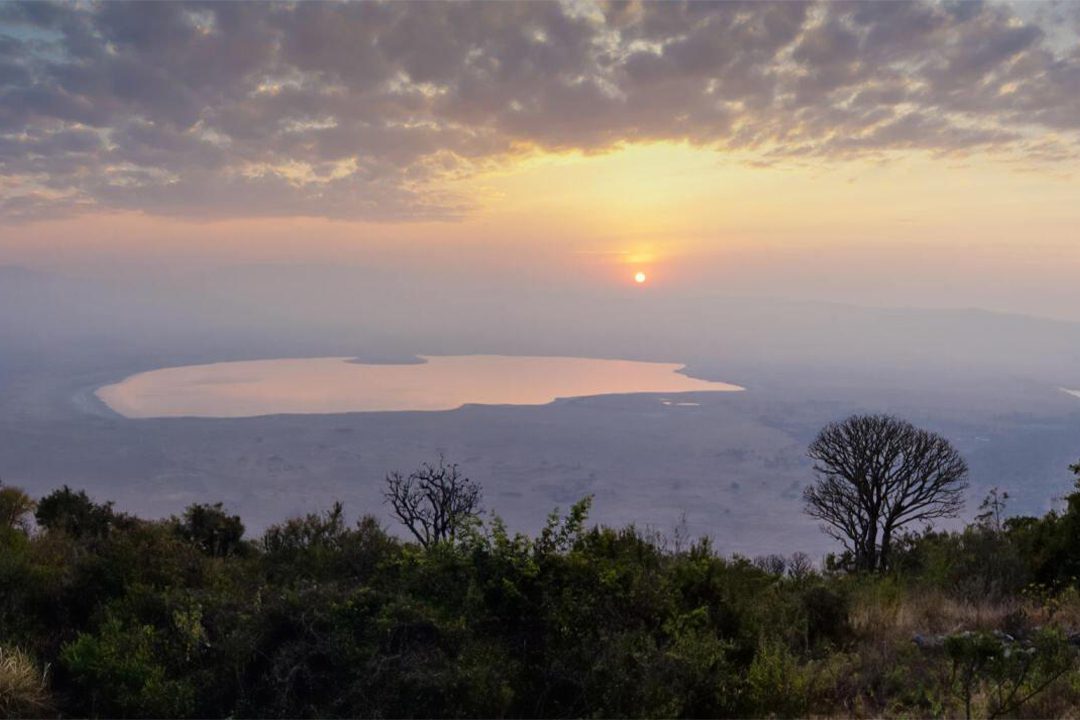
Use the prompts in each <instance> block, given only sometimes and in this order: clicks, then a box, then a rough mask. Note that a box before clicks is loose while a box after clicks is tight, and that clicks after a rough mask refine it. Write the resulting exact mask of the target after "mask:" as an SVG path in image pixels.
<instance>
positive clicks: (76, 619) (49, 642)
mask: <svg viewBox="0 0 1080 720" xmlns="http://www.w3.org/2000/svg"><path fill="white" fill-rule="evenodd" d="M1078 493H1080V489H1078ZM1003 500H1004V497H1003V496H999V497H998V498H997V500H996V502H998V503H999V505H1000V503H1001V502H1002V501H1003ZM24 504H25V503H24ZM590 507H591V498H585V499H584V500H582V501H581V502H579V503H577V504H575V505H574V506H572V507H571V508H570V509H569V510H567V511H566V512H565V513H558V512H554V513H552V514H551V515H550V516H549V518H548V521H547V523H546V524H545V526H544V527H543V528H542V529H541V530H540V531H539V532H538V533H536V534H535V535H525V534H520V533H512V532H510V531H509V530H508V529H507V527H506V526H505V524H504V523H503V522H502V521H501V520H500V519H499V518H498V517H492V518H490V519H489V520H487V521H486V522H483V523H481V522H479V520H477V519H475V518H471V519H470V522H467V523H464V524H462V525H459V526H458V527H457V529H456V530H455V533H454V535H453V536H452V537H450V536H446V537H443V538H442V539H441V540H440V541H438V542H431V543H429V544H428V545H427V546H425V545H423V544H420V543H417V542H403V541H402V540H401V539H399V538H397V537H395V536H394V535H392V534H390V533H389V532H387V531H386V530H385V529H384V528H383V527H381V526H380V524H379V523H378V521H377V520H376V519H374V518H372V517H370V516H365V517H361V518H360V519H359V520H356V521H351V520H350V519H349V518H348V517H347V515H346V512H345V508H344V507H343V506H341V505H340V504H335V505H334V506H332V507H331V508H330V509H328V510H327V511H325V512H322V513H311V514H308V515H304V516H301V517H295V518H291V519H288V520H286V521H284V522H282V523H280V524H278V525H274V526H272V527H270V528H268V529H267V530H266V531H265V532H264V533H263V534H262V536H261V537H259V538H257V539H255V540H252V541H247V540H245V539H244V537H243V526H242V524H241V523H240V521H239V518H237V517H236V516H235V515H232V514H230V513H229V512H228V511H227V510H226V509H225V508H224V507H223V506H221V505H218V504H201V505H195V506H192V507H190V508H188V510H187V511H186V512H184V513H183V514H182V515H181V516H179V517H176V518H171V519H168V520H162V521H146V520H141V519H138V518H134V517H129V516H125V515H122V514H120V513H117V512H116V511H115V510H114V509H113V508H112V506H111V504H108V503H105V504H100V503H97V502H94V501H92V500H91V499H90V498H89V497H87V496H86V494H85V493H82V492H76V491H73V490H71V489H69V488H63V489H61V490H59V491H57V492H55V493H52V494H51V495H48V496H47V497H46V498H44V499H42V501H41V502H40V503H39V506H38V508H37V511H38V525H37V529H34V528H33V527H30V526H25V527H24V526H19V527H18V528H17V529H11V528H9V529H8V532H6V533H0V648H3V650H2V651H0V710H2V712H3V713H4V714H7V715H11V714H15V715H40V714H54V715H65V716H87V717H99V716H109V717H148V716H153V717H248V716H259V717H313V716H317V717H358V716H365V717H367V716H380V717H415V716H440V717H477V716H485V717H488V716H490V717H581V716H627V717H644V716H649V717H654V716H664V717H676V716H678V717H748V716H760V717H764V716H770V717H791V716H808V715H816V716H822V715H847V716H853V717H879V716H889V717H911V716H919V717H923V716H961V715H965V714H970V716H972V717H976V716H978V717H1003V716H1010V717H1011V716H1035V717H1039V716H1061V715H1075V714H1077V710H1078V709H1080V671H1078V669H1077V661H1076V657H1075V655H1076V653H1075V651H1074V649H1073V645H1072V644H1071V643H1070V637H1072V638H1073V640H1076V639H1077V638H1078V637H1080V636H1076V635H1075V633H1076V632H1077V630H1078V629H1080V593H1078V592H1077V590H1076V588H1075V581H1074V580H1072V579H1071V577H1070V576H1067V575H1063V574H1062V573H1061V572H1059V571H1058V570H1057V569H1056V565H1055V564H1060V565H1061V566H1062V567H1071V566H1072V565H1076V564H1080V544H1070V539H1071V538H1072V537H1073V535H1072V533H1073V532H1074V531H1075V529H1076V528H1078V527H1080V523H1077V522H1076V520H1075V518H1077V517H1080V497H1078V495H1076V494H1074V495H1073V496H1070V499H1069V502H1068V503H1067V507H1066V508H1065V509H1064V510H1062V511H1061V512H1059V513H1050V514H1048V515H1047V516H1045V517H1042V518H1021V519H1017V518H1006V517H1004V507H1003V506H1002V507H998V508H997V509H994V508H993V507H990V506H988V507H989V508H990V515H988V516H986V517H984V518H982V519H980V520H978V521H977V522H975V523H973V524H972V525H970V526H968V527H967V528H965V529H963V530H961V531H958V532H922V533H907V534H903V535H898V536H897V537H896V539H895V548H894V560H893V562H892V563H891V565H890V569H889V570H888V571H887V572H884V573H847V572H844V571H842V570H840V569H833V570H819V569H818V568H817V567H815V564H814V563H812V562H811V561H810V560H809V559H808V558H807V557H806V556H805V555H800V554H798V553H797V554H795V555H793V556H789V557H782V556H764V557H762V558H759V559H758V560H754V561H751V560H749V559H746V558H741V557H725V556H723V555H722V554H720V553H718V552H716V550H715V549H714V548H713V547H712V545H711V544H710V542H709V541H708V539H707V538H705V539H700V540H698V541H696V542H687V541H685V539H680V540H679V542H677V543H674V545H673V544H672V543H669V542H668V541H667V540H666V539H665V538H663V537H662V536H660V535H658V534H657V533H655V532H642V531H639V530H638V529H636V528H634V527H632V526H630V527H623V528H610V527H603V526H595V525H592V524H590V523H589V521H588V514H589V510H590ZM23 516H25V514H24V515H23ZM23 516H20V517H23ZM15 648H20V649H19V650H16V649H15ZM46 670H47V672H46Z"/></svg>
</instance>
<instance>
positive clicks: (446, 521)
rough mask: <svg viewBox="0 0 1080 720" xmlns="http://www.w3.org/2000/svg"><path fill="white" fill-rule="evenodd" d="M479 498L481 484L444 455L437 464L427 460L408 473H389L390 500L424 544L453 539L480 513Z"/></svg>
mask: <svg viewBox="0 0 1080 720" xmlns="http://www.w3.org/2000/svg"><path fill="white" fill-rule="evenodd" d="M480 499H481V488H480V486H479V485H478V484H477V483H475V482H473V481H472V480H470V479H469V478H467V477H464V476H463V475H462V474H461V472H460V471H459V470H458V466H457V464H456V463H454V464H449V465H448V464H447V463H446V459H445V458H443V457H442V456H439V462H438V464H437V465H432V464H431V463H424V464H423V465H421V466H420V467H419V468H417V469H416V470H415V471H413V472H412V473H410V474H409V475H408V476H405V475H402V474H401V473H399V472H392V473H390V474H389V475H387V476H386V500H387V502H389V503H390V505H391V507H392V508H393V510H394V515H396V516H397V518H398V519H399V520H400V521H401V522H402V524H404V525H405V527H407V528H408V529H409V532H411V533H412V534H413V536H414V537H415V538H416V539H417V541H419V543H420V544H421V545H423V546H424V547H430V546H431V545H433V544H435V543H440V542H443V541H446V540H453V539H454V537H455V536H456V534H457V532H458V531H459V530H461V529H462V528H463V527H465V526H466V525H467V524H468V523H470V522H472V521H473V520H474V519H475V518H476V516H477V515H478V514H479V513H480Z"/></svg>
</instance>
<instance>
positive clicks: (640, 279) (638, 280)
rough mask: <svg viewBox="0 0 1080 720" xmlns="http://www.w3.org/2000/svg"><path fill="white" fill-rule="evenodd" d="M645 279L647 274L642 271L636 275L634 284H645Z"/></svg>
mask: <svg viewBox="0 0 1080 720" xmlns="http://www.w3.org/2000/svg"><path fill="white" fill-rule="evenodd" d="M645 279H646V276H645V273H643V272H641V271H640V270H639V271H637V272H636V273H634V282H636V283H637V284H638V285H640V284H641V283H643V282H645Z"/></svg>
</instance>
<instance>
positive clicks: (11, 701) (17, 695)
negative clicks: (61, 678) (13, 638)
mask: <svg viewBox="0 0 1080 720" xmlns="http://www.w3.org/2000/svg"><path fill="white" fill-rule="evenodd" d="M48 675H49V668H48V666H45V669H44V670H39V669H38V667H37V665H36V664H35V663H34V661H33V660H32V659H31V658H30V656H29V655H27V654H26V653H24V652H23V651H22V650H19V649H17V648H5V647H3V646H0V717H40V716H42V715H45V714H47V713H48V711H49V707H50V703H49V693H48V687H47V685H48Z"/></svg>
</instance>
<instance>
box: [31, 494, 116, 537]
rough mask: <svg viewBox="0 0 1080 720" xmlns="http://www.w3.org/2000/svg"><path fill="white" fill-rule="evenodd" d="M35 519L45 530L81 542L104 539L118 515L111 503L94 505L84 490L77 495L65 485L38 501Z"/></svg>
mask: <svg viewBox="0 0 1080 720" xmlns="http://www.w3.org/2000/svg"><path fill="white" fill-rule="evenodd" d="M34 517H35V519H36V520H37V523H38V525H40V526H41V527H43V528H45V529H46V530H49V531H58V530H59V531H63V532H65V533H67V534H68V535H70V536H71V537H72V538H74V539H76V540H79V539H82V538H100V537H104V536H105V535H106V534H107V533H108V532H109V527H110V526H111V525H112V524H113V522H114V520H115V519H116V513H115V512H114V511H113V504H112V503H111V502H108V503H104V504H98V503H95V502H94V501H92V500H91V499H90V497H89V496H88V495H87V494H86V492H85V491H83V490H80V491H78V492H75V491H74V490H72V489H71V488H69V487H68V486H67V485H65V486H64V487H62V488H60V489H59V490H54V491H53V492H51V493H49V494H48V495H46V496H45V497H43V498H42V499H41V501H40V502H38V506H37V512H36V513H35V514H34Z"/></svg>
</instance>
